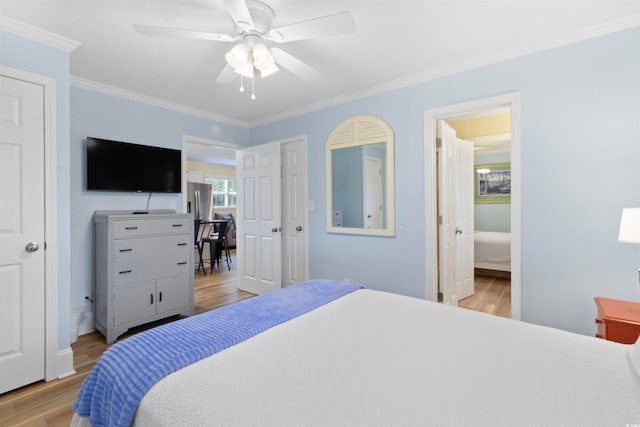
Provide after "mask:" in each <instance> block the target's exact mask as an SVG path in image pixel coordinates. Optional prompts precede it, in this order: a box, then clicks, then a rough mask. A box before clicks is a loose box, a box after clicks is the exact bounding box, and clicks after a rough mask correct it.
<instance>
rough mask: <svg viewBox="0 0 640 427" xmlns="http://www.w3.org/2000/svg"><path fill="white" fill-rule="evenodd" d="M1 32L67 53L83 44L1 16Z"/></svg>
mask: <svg viewBox="0 0 640 427" xmlns="http://www.w3.org/2000/svg"><path fill="white" fill-rule="evenodd" d="M0 31H4V32H7V33H11V34H14V35H16V36H20V37H24V38H25V39H29V40H33V41H35V42H38V43H42V44H46V45H47V46H51V47H55V48H57V49H62V50H65V51H67V52H73V51H74V50H76V49H77V48H78V47H79V46H80V44H81V43H80V42H77V41H75V40H71V39H68V38H66V37H62V36H59V35H57V34H54V33H50V32H49V31H45V30H42V29H40V28H37V27H34V26H32V25H28V24H25V23H24V22H20V21H16V20H15V19H11V18H7V17H6V16H0Z"/></svg>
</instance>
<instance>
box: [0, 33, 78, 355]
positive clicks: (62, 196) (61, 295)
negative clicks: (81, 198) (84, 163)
mask: <svg viewBox="0 0 640 427" xmlns="http://www.w3.org/2000/svg"><path fill="white" fill-rule="evenodd" d="M0 64H2V65H5V66H7V67H11V68H16V69H19V70H23V71H28V72H30V73H34V74H39V75H43V76H47V77H51V78H54V79H55V80H56V139H57V141H56V142H57V153H56V154H57V156H56V157H57V158H56V161H57V167H58V176H57V178H58V182H57V191H58V198H57V201H56V203H57V212H58V230H57V231H58V244H57V248H56V249H57V254H58V349H59V350H63V349H66V348H68V347H69V332H68V331H69V322H70V307H69V291H70V286H69V283H70V264H69V251H70V247H69V228H70V224H69V212H70V205H69V171H70V164H69V53H68V52H66V51H64V50H61V49H57V48H53V47H50V46H46V45H43V44H40V43H36V42H33V41H31V40H27V39H24V38H22V37H18V36H15V35H13V34H9V33H5V32H1V31H0Z"/></svg>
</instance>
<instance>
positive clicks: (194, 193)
mask: <svg viewBox="0 0 640 427" xmlns="http://www.w3.org/2000/svg"><path fill="white" fill-rule="evenodd" d="M187 213H192V214H193V218H194V219H200V220H209V221H210V220H212V219H213V187H212V186H211V184H204V183H196V182H188V183H187Z"/></svg>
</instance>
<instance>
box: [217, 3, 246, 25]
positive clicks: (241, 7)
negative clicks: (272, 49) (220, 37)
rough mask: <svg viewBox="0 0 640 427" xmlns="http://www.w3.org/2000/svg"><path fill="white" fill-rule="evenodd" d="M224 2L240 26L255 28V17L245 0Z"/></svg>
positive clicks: (234, 20)
mask: <svg viewBox="0 0 640 427" xmlns="http://www.w3.org/2000/svg"><path fill="white" fill-rule="evenodd" d="M222 2H223V3H224V7H225V8H226V9H227V12H229V15H231V18H232V19H233V22H235V24H236V25H237V26H238V27H240V28H242V29H243V30H248V29H250V28H253V18H251V14H250V13H249V8H248V7H247V3H246V2H245V0H222Z"/></svg>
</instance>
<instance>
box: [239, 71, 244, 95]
mask: <svg viewBox="0 0 640 427" xmlns="http://www.w3.org/2000/svg"><path fill="white" fill-rule="evenodd" d="M240 92H244V84H243V81H242V74H240Z"/></svg>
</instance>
